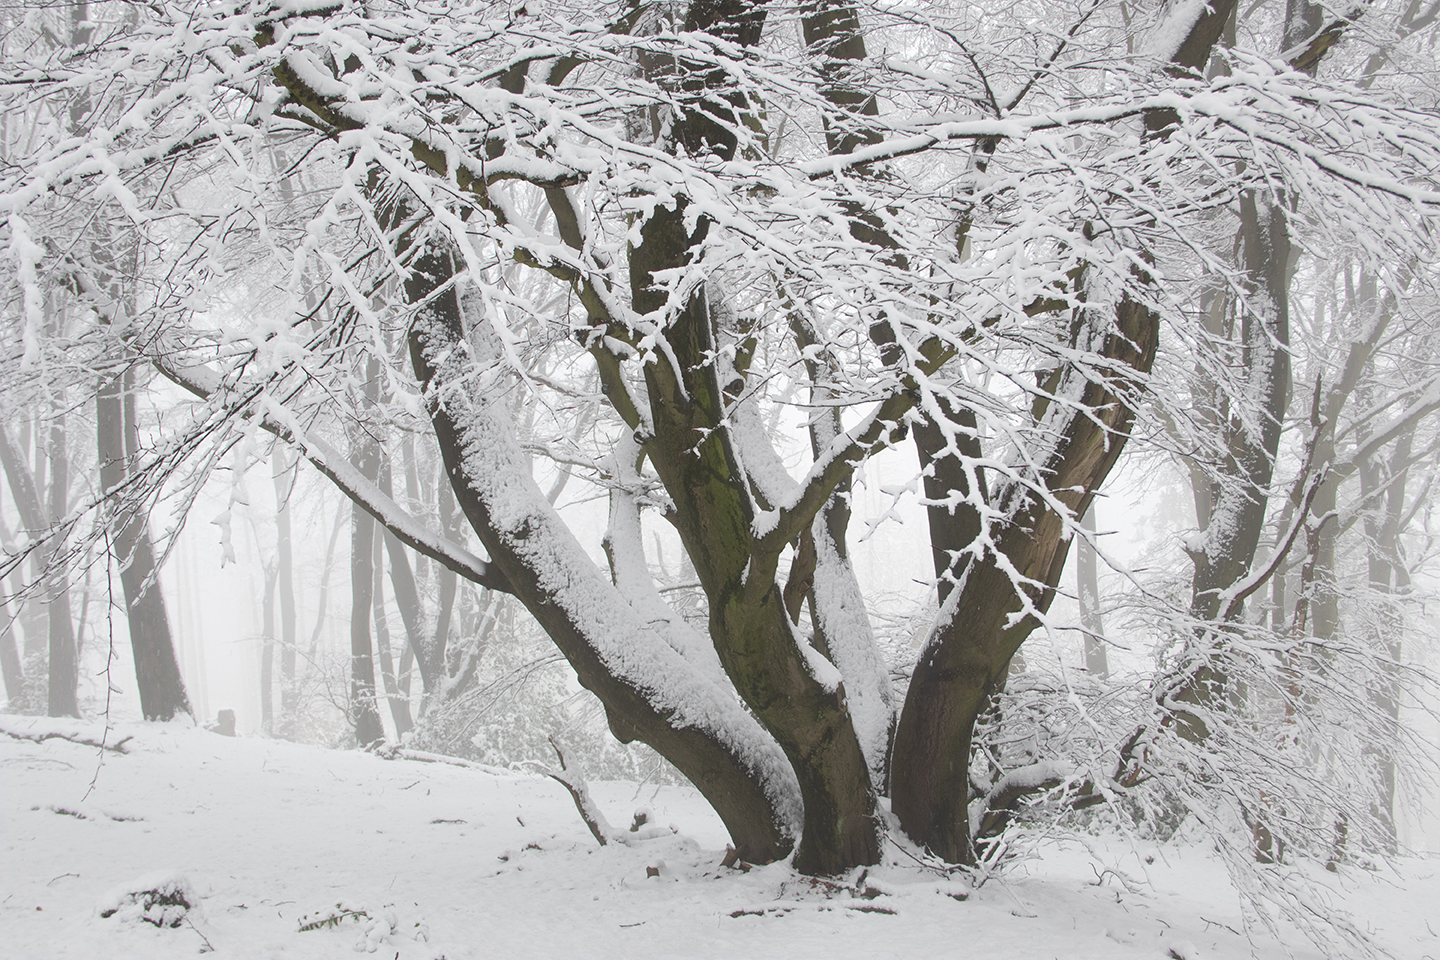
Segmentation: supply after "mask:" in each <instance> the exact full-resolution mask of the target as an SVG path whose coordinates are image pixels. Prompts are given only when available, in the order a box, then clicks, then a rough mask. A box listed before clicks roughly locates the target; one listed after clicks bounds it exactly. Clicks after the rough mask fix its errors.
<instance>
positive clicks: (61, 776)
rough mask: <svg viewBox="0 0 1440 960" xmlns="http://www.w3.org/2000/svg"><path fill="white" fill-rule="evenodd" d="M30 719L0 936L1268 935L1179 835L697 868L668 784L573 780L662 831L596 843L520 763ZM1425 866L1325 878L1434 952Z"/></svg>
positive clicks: (1407, 941) (1090, 949) (819, 943)
mask: <svg viewBox="0 0 1440 960" xmlns="http://www.w3.org/2000/svg"><path fill="white" fill-rule="evenodd" d="M45 733H64V734H66V735H67V736H71V737H74V738H92V739H94V740H96V741H98V740H99V738H100V737H101V735H102V734H104V733H105V731H104V730H103V728H102V727H101V726H100V725H99V724H84V723H80V722H69V721H52V720H42V719H36V718H29V717H14V716H4V717H0V957H23V958H32V957H33V958H39V957H45V958H50V957H56V958H59V957H84V958H125V957H135V958H147V960H149V958H165V957H189V956H194V955H196V954H198V953H204V952H212V951H213V953H214V954H215V955H217V956H220V957H235V958H241V957H244V958H250V957H305V958H323V957H349V956H354V954H355V951H356V950H357V949H359V950H361V951H366V950H373V951H374V952H375V953H376V955H377V956H384V957H400V958H437V957H442V956H443V957H445V958H447V960H461V958H471V957H475V958H479V957H625V958H642V957H690V956H694V957H727V958H736V957H786V958H800V957H852V956H853V957H867V958H872V957H873V958H879V957H906V958H911V957H930V956H936V957H939V956H944V957H975V958H984V960H1030V958H1042V957H1044V958H1049V957H1058V958H1075V960H1080V958H1106V960H1109V958H1115V960H1129V958H1164V957H1167V956H1171V955H1174V956H1179V957H1182V958H1191V957H1202V958H1206V960H1211V958H1215V960H1220V958H1234V960H1241V958H1250V957H1252V956H1258V957H1272V956H1273V957H1279V956H1284V955H1285V945H1282V944H1280V943H1276V942H1274V941H1268V940H1265V939H1263V938H1260V937H1258V935H1257V939H1256V940H1255V942H1254V943H1253V944H1252V943H1251V942H1249V941H1248V940H1247V939H1246V937H1245V936H1243V935H1242V934H1243V931H1242V929H1241V928H1242V921H1241V914H1240V908H1239V904H1238V901H1237V899H1236V897H1235V895H1234V893H1233V892H1232V891H1231V889H1230V888H1229V885H1228V883H1227V882H1226V880H1225V874H1224V871H1223V870H1222V869H1221V868H1220V866H1219V865H1218V864H1216V863H1214V862H1211V861H1210V860H1208V859H1207V858H1205V857H1204V856H1203V855H1202V854H1201V853H1200V852H1198V851H1195V850H1187V849H1176V848H1168V847H1167V848H1164V849H1159V850H1150V851H1142V853H1147V854H1149V855H1153V856H1155V861H1154V863H1153V864H1149V865H1146V864H1144V863H1143V862H1142V860H1141V859H1140V858H1139V857H1137V856H1135V855H1134V854H1133V853H1131V852H1130V851H1129V850H1128V848H1126V847H1124V846H1122V845H1120V844H1112V845H1111V847H1112V848H1113V857H1110V858H1107V859H1111V860H1113V862H1111V863H1109V864H1108V865H1109V866H1112V867H1117V868H1118V869H1119V870H1120V871H1121V872H1122V873H1124V874H1126V875H1127V876H1126V878H1125V879H1121V878H1120V877H1119V876H1117V875H1116V874H1114V873H1107V872H1105V869H1106V867H1105V865H1101V864H1099V863H1097V862H1096V861H1094V860H1093V859H1092V857H1091V856H1090V855H1089V854H1087V853H1085V852H1083V851H1080V850H1076V849H1073V848H1072V849H1063V848H1061V847H1060V846H1058V845H1057V846H1056V847H1055V848H1054V849H1053V850H1050V851H1049V852H1047V854H1046V856H1045V857H1044V858H1043V860H1035V861H1032V862H1029V863H1027V864H1024V865H1021V866H1018V867H1016V868H1015V869H1012V870H1011V871H1010V872H1009V873H1008V874H1007V875H1006V877H1005V878H1004V879H1003V880H1002V879H992V880H990V881H989V882H988V883H986V884H984V885H983V886H981V887H980V888H979V889H977V890H971V889H970V885H969V884H968V883H967V882H965V881H963V880H961V879H950V878H947V877H945V876H942V875H941V874H940V873H938V872H937V871H934V870H932V869H927V868H923V867H921V866H918V865H916V864H915V863H914V862H913V861H911V860H910V859H908V857H907V855H906V854H904V853H903V852H902V851H900V850H899V849H898V848H897V847H894V846H891V847H890V853H891V855H892V856H893V858H894V859H893V862H891V863H889V864H887V865H885V866H883V867H880V868H877V869H874V870H871V871H869V872H868V875H867V876H865V877H864V879H863V880H862V879H860V878H858V877H855V876H852V877H849V878H845V880H844V881H843V882H842V883H837V884H835V885H833V886H829V887H827V886H826V885H824V884H816V883H815V882H813V881H810V880H807V879H804V878H799V877H797V876H796V875H794V874H793V873H792V872H790V871H789V870H788V869H787V868H786V867H785V866H784V865H783V864H782V865H773V866H770V867H763V868H756V869H753V870H750V871H749V872H742V871H739V870H733V869H729V868H726V867H723V866H721V863H720V861H721V859H722V856H723V851H724V843H725V836H724V833H723V831H722V829H721V827H720V824H719V821H718V820H717V819H716V818H715V817H714V815H713V814H711V813H710V812H709V811H708V809H707V808H706V807H705V805H704V803H703V802H701V801H700V800H699V799H698V797H697V796H696V795H695V794H693V793H692V792H691V791H688V790H682V789H677V788H669V787H666V788H661V789H659V790H658V791H657V790H656V789H655V788H654V787H644V788H641V789H640V790H639V791H638V794H637V789H636V787H635V785H634V784H620V783H615V784H593V785H592V789H593V793H594V795H595V797H596V799H597V800H598V801H599V803H600V805H601V806H602V807H603V808H604V810H605V812H606V814H607V816H608V818H609V820H610V821H611V822H612V823H613V824H615V825H616V826H617V827H619V826H622V825H624V824H628V823H629V822H630V820H631V814H632V811H634V810H635V809H636V808H637V807H642V806H643V807H647V808H649V809H650V810H651V811H653V814H654V816H653V817H652V824H658V825H661V826H669V825H672V824H673V825H674V827H675V828H676V830H677V831H678V832H676V833H670V832H669V831H667V830H661V831H658V832H660V833H662V834H663V835H662V836H659V837H656V838H653V839H648V840H643V841H637V842H635V843H633V844H630V845H617V844H611V845H609V846H607V847H604V848H601V847H599V846H598V845H597V844H596V843H595V841H594V839H593V838H592V837H591V836H590V834H589V833H588V832H587V831H586V829H585V827H584V825H583V824H582V823H581V821H580V818H579V817H578V815H577V814H576V812H575V808H574V806H573V805H572V804H571V802H570V799H569V797H568V795H567V794H566V793H565V791H564V790H563V789H562V788H561V787H560V786H559V785H558V784H556V783H554V782H553V781H551V780H548V779H544V778H541V777H536V776H529V775H525V774H522V773H515V774H506V773H504V772H486V771H482V770H476V769H467V768H462V767H456V766H450V765H446V764H439V763H421V762H416V761H411V760H384V759H381V758H379V757H376V756H373V755H369V754H362V753H358V752H354V751H351V752H344V751H332V750H322V749H318V748H314V747H305V746H297V745H293V744H289V743H284V742H281V741H274V740H261V739H229V738H225V737H220V736H217V735H215V734H212V733H209V732H206V731H204V730H197V729H192V728H188V727H185V726H181V725H179V724H174V725H168V726H156V725H142V724H133V725H121V726H120V727H118V728H114V729H112V730H110V731H109V733H108V734H106V738H107V742H108V743H110V744H114V743H116V742H117V741H120V740H122V739H124V738H127V737H128V738H130V739H128V740H125V741H124V744H123V749H124V750H125V751H126V752H124V753H119V752H114V751H111V750H107V751H106V752H105V753H104V758H103V763H102V762H101V751H100V750H98V749H97V748H96V747H94V746H84V745H80V744H77V743H73V742H70V741H67V740H63V739H58V738H52V739H48V740H45V741H43V742H35V741H33V740H29V739H18V738H17V735H18V736H20V737H36V736H41V735H43V734H45ZM92 781H93V783H94V786H93V789H91V784H92ZM87 791H88V796H87V795H86V794H87ZM650 874H658V876H651V875H650ZM1146 875H1148V885H1146V884H1144V883H1143V882H1142V881H1144V880H1145V877H1146ZM1437 875H1440V863H1437V862H1436V861H1433V860H1431V861H1420V860H1411V861H1406V862H1404V863H1403V864H1402V867H1401V873H1400V875H1399V876H1397V875H1394V874H1386V875H1384V876H1379V877H1377V876H1374V875H1371V874H1367V873H1364V872H1361V871H1352V872H1349V873H1344V874H1342V875H1341V876H1340V877H1339V878H1334V879H1333V883H1334V884H1335V890H1336V894H1335V897H1336V901H1337V902H1343V903H1344V904H1345V905H1346V906H1347V907H1348V908H1349V909H1351V910H1354V911H1356V912H1357V913H1358V914H1359V915H1360V917H1361V918H1362V920H1363V921H1364V923H1365V924H1368V927H1369V928H1370V929H1372V930H1373V932H1374V935H1375V936H1376V938H1377V941H1378V943H1379V944H1381V945H1383V946H1384V947H1385V948H1387V949H1388V950H1390V951H1391V952H1392V953H1393V954H1394V955H1395V956H1397V957H1402V958H1414V960H1421V958H1423V957H1427V956H1429V957H1440V940H1437V939H1436V938H1435V936H1434V935H1433V934H1432V933H1430V932H1429V931H1428V930H1427V920H1428V926H1429V928H1430V929H1433V930H1435V931H1437V932H1440V908H1437V907H1436V906H1435V904H1440V876H1437ZM152 888H160V889H169V890H171V891H172V892H174V891H177V890H178V891H180V892H181V893H182V895H183V896H184V897H185V899H187V900H198V901H199V903H198V905H197V906H196V907H195V908H193V909H190V910H188V911H186V910H185V909H184V908H183V907H175V906H171V908H170V909H169V912H168V913H167V912H166V910H165V907H164V905H162V904H152V905H151V910H150V913H151V916H152V918H157V919H160V920H161V921H162V922H166V923H168V922H172V921H173V922H175V923H177V924H178V926H175V927H173V928H172V927H169V926H160V927H157V926H154V925H152V924H150V923H145V922H143V920H142V914H143V913H144V912H145V903H144V898H143V897H142V898H140V902H138V903H136V902H133V901H134V899H135V898H133V897H127V892H129V891H132V890H135V889H140V890H143V889H152ZM187 891H188V892H187ZM967 895H968V898H967V899H963V900H962V899H959V898H960V897H967ZM337 904H338V905H339V907H337ZM111 910H114V911H115V912H113V913H112V914H111V915H110V916H109V917H102V916H101V915H100V914H101V913H102V912H109V911H111ZM327 920H328V921H330V922H329V923H326V921H327ZM302 926H314V927H315V928H314V929H308V930H302V929H301V927H302ZM1289 946H1290V948H1291V949H1292V950H1294V951H1295V955H1296V956H1300V957H1309V956H1316V955H1318V954H1316V953H1315V951H1314V949H1313V948H1312V947H1309V946H1308V945H1305V944H1303V943H1300V942H1299V941H1297V942H1295V943H1292V944H1289Z"/></svg>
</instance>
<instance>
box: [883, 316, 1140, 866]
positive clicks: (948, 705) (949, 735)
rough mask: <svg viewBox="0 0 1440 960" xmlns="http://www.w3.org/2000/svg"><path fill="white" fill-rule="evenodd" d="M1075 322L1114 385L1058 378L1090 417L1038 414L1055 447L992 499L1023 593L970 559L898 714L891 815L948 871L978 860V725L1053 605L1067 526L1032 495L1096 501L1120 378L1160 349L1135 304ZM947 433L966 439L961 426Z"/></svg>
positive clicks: (1112, 458) (1115, 422)
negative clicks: (973, 772)
mask: <svg viewBox="0 0 1440 960" xmlns="http://www.w3.org/2000/svg"><path fill="white" fill-rule="evenodd" d="M1082 309H1083V308H1082ZM1084 312H1085V313H1086V314H1090V315H1088V316H1087V317H1086V321H1087V322H1085V323H1083V324H1080V325H1077V327H1076V334H1077V336H1081V337H1087V338H1090V339H1093V340H1095V341H1097V342H1096V344H1095V346H1099V347H1100V352H1101V353H1102V354H1103V355H1104V356H1106V357H1108V358H1110V359H1111V361H1112V363H1113V369H1114V371H1115V373H1114V377H1115V381H1114V384H1113V385H1112V384H1105V385H1102V384H1100V383H1095V382H1091V381H1089V380H1087V379H1086V377H1085V375H1084V374H1083V372H1080V371H1077V370H1072V369H1065V370H1063V371H1062V372H1061V374H1060V376H1059V377H1058V378H1057V379H1056V382H1055V384H1054V389H1053V390H1052V391H1050V392H1051V393H1053V394H1054V395H1056V396H1070V395H1071V394H1074V395H1076V396H1077V397H1078V399H1079V409H1083V410H1085V411H1087V412H1089V411H1094V412H1096V414H1097V415H1095V416H1093V417H1092V416H1086V415H1083V414H1077V413H1076V412H1075V408H1070V407H1067V406H1062V405H1060V404H1049V405H1047V406H1046V407H1045V408H1044V409H1043V410H1037V411H1036V413H1037V415H1038V416H1039V418H1040V419H1041V422H1042V423H1043V424H1045V429H1046V430H1047V431H1048V432H1049V433H1050V434H1051V435H1053V436H1055V437H1057V440H1056V441H1055V443H1054V446H1053V447H1052V448H1051V450H1050V452H1049V455H1048V457H1047V458H1046V459H1045V460H1044V461H1042V464H1043V466H1042V468H1041V469H1040V470H1039V471H1038V472H1037V473H1036V475H1035V476H1034V478H1033V479H1032V480H1031V481H1030V483H1031V484H1032V485H1021V484H1019V483H1014V482H1011V483H1007V484H1006V485H1004V486H1002V487H1001V488H1000V489H999V490H996V491H994V493H993V495H992V496H991V497H990V498H989V502H990V503H991V504H994V505H997V506H999V507H1001V508H1004V509H1005V510H1006V518H1005V523H1004V524H1003V526H1001V527H1000V528H999V530H998V535H996V534H995V533H992V536H993V537H995V541H996V542H995V549H996V550H997V551H998V552H999V553H1001V554H1003V555H1004V556H1005V557H1006V559H1007V560H1008V562H1009V565H1010V566H1013V568H1014V569H1016V570H1018V571H1019V573H1020V575H1021V576H1022V577H1025V578H1026V579H1027V580H1028V581H1029V583H1028V584H1026V585H1025V586H1017V584H1016V583H1015V582H1014V581H1012V579H1011V577H1010V575H1009V573H1007V572H1006V570H1005V569H1004V567H1002V565H1000V564H998V563H995V562H993V561H987V562H981V561H978V560H975V559H974V558H973V555H972V557H971V558H969V559H968V561H967V562H968V564H969V567H968V569H967V570H964V571H962V573H961V575H960V576H959V577H957V582H959V583H961V584H963V588H961V589H957V590H955V591H954V592H952V593H951V594H950V595H949V596H948V597H947V599H946V602H945V604H944V606H942V607H941V610H940V616H939V619H938V621H937V623H936V626H935V628H934V631H933V632H932V633H931V636H930V638H929V639H928V640H927V642H926V645H925V649H924V651H923V652H922V653H921V656H920V659H919V662H918V663H917V664H916V665H915V672H914V674H913V675H912V677H911V679H910V689H909V691H908V692H907V694H906V698H905V707H904V709H903V711H902V712H901V714H900V725H899V728H898V730H897V732H896V735H895V755H894V758H893V760H892V770H893V771H894V772H893V775H892V776H893V789H892V804H891V808H892V809H893V810H894V811H895V815H896V816H897V817H898V818H899V820H900V825H901V827H903V828H904V830H905V832H906V833H907V834H909V836H910V837H911V838H912V839H913V840H915V841H916V842H917V843H921V844H924V845H925V846H926V847H928V848H929V849H930V850H931V851H932V852H933V853H935V854H936V855H938V856H940V857H942V858H944V859H945V860H947V861H949V862H951V863H973V862H974V859H975V850H974V846H973V844H972V839H971V834H970V817H969V800H970V768H969V761H970V754H971V743H972V738H973V736H974V730H975V723H976V721H977V720H978V719H979V716H980V714H981V712H982V711H983V710H984V708H985V706H986V704H987V703H988V701H989V699H990V697H991V695H992V694H993V693H994V692H995V691H997V690H998V689H999V688H1000V685H1001V684H1002V683H1003V682H1004V680H1005V676H1006V673H1007V671H1008V669H1009V666H1010V661H1011V658H1012V657H1014V655H1015V653H1016V652H1017V651H1018V650H1019V649H1020V645H1021V643H1023V642H1024V640H1025V639H1026V637H1028V636H1029V634H1030V631H1031V630H1033V629H1034V628H1035V626H1036V624H1037V622H1038V621H1037V617H1038V616H1039V615H1042V614H1044V612H1045V611H1046V610H1047V609H1048V608H1049V606H1050V603H1051V601H1052V600H1053V599H1054V595H1055V584H1056V583H1058V582H1059V578H1060V573H1061V571H1062V570H1063V569H1064V566H1065V557H1066V554H1067V552H1068V550H1069V546H1070V540H1069V537H1068V535H1067V533H1066V529H1065V518H1064V517H1062V516H1061V515H1060V514H1059V513H1057V512H1056V511H1055V509H1054V508H1052V507H1051V506H1050V505H1049V503H1047V502H1046V500H1045V499H1044V498H1042V496H1041V495H1040V493H1039V492H1038V490H1036V489H1035V487H1036V486H1038V485H1039V484H1045V485H1046V486H1048V488H1049V490H1050V491H1051V494H1052V495H1053V497H1054V498H1055V499H1056V500H1058V501H1060V502H1061V503H1063V504H1064V506H1065V507H1066V508H1068V509H1069V511H1070V512H1071V515H1072V516H1073V515H1080V516H1083V515H1084V514H1085V512H1086V511H1088V510H1089V509H1090V503H1091V500H1092V499H1093V497H1094V492H1095V490H1096V489H1097V488H1098V487H1099V485H1100V483H1101V481H1103V480H1104V479H1105V477H1106V476H1107V475H1108V474H1109V473H1110V470H1111V469H1112V468H1113V467H1114V465H1115V462H1116V461H1117V460H1118V459H1119V456H1120V451H1121V449H1122V448H1123V447H1124V445H1125V439H1126V438H1127V436H1128V433H1129V428H1130V423H1131V420H1132V417H1133V414H1132V412H1131V409H1130V407H1129V406H1128V401H1129V399H1130V398H1129V397H1127V396H1125V395H1123V394H1119V393H1117V392H1114V391H1115V390H1116V389H1118V384H1123V383H1124V382H1125V378H1126V377H1127V376H1133V375H1136V374H1138V375H1141V376H1143V375H1144V374H1146V373H1148V372H1149V371H1150V368H1151V365H1152V364H1153V363H1154V360H1155V353H1156V350H1157V349H1158V347H1159V335H1160V326H1159V320H1158V317H1157V316H1156V315H1155V314H1153V313H1151V312H1150V311H1148V310H1146V309H1145V308H1144V307H1142V306H1140V305H1139V304H1136V303H1133V302H1131V301H1129V300H1126V301H1124V302H1122V303H1121V305H1120V306H1119V307H1118V308H1117V309H1116V311H1115V317H1114V322H1113V324H1111V323H1108V322H1106V321H1105V320H1104V319H1102V318H1101V317H1099V316H1095V315H1093V314H1092V313H1091V312H1090V311H1088V310H1085V311H1084ZM1086 346H1090V345H1089V344H1086ZM1132 389H1133V387H1132ZM954 426H955V428H956V429H958V430H961V431H963V430H964V429H965V424H964V423H961V424H956V425H954ZM951 518H952V515H950V514H946V515H945V522H947V523H948V522H955V521H953V520H952V519H951ZM933 519H934V517H933V515H932V520H933ZM1022 591H1023V593H1022ZM1017 615H1019V616H1017Z"/></svg>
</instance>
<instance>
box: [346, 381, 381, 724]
mask: <svg viewBox="0 0 1440 960" xmlns="http://www.w3.org/2000/svg"><path fill="white" fill-rule="evenodd" d="M379 376H380V364H379V361H377V360H375V359H373V358H372V359H371V360H370V362H369V364H368V365H367V367H366V375H365V386H364V396H365V403H364V405H363V407H362V411H364V412H365V413H366V414H367V415H368V413H369V412H370V411H371V410H373V409H374V405H375V401H376V400H377V399H378V397H379V385H378V378H379ZM350 434H351V438H350V451H351V456H350V465H351V466H353V467H355V469H357V470H359V471H360V473H361V474H362V475H363V476H364V477H365V478H366V479H367V480H370V481H371V482H372V483H373V482H375V481H377V480H379V477H380V446H379V444H378V443H376V442H375V440H374V438H373V436H372V435H371V434H370V433H369V432H368V428H367V425H366V424H364V423H361V424H358V425H354V426H352V428H351V431H350ZM374 550H375V520H374V518H372V517H371V516H370V514H369V513H368V512H366V510H365V509H364V508H363V507H361V506H360V504H358V503H357V504H355V505H354V508H353V509H352V510H351V514H350V719H351V722H352V723H353V724H354V727H355V740H356V742H357V743H359V744H360V745H361V746H362V747H363V746H368V745H369V744H372V743H374V742H375V741H377V740H381V739H384V737H385V729H384V727H383V726H381V724H380V714H379V712H378V711H377V707H376V704H375V660H374V657H373V655H372V653H371V647H370V619H371V605H372V602H373V601H372V597H371V594H372V591H373V590H374V587H375V562H374Z"/></svg>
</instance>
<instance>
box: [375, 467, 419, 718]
mask: <svg viewBox="0 0 1440 960" xmlns="http://www.w3.org/2000/svg"><path fill="white" fill-rule="evenodd" d="M380 469H381V471H382V473H383V472H384V470H385V467H384V466H383V465H382V466H381V468H380ZM385 535H386V536H387V537H388V536H390V534H389V532H388V531H386V534H385ZM384 551H385V545H384V544H383V543H382V542H381V541H379V540H376V541H375V555H374V558H373V559H372V561H371V564H372V566H373V568H374V571H375V585H374V588H373V589H372V591H371V606H372V608H373V612H374V618H375V656H376V659H377V660H378V661H379V663H380V679H381V682H382V683H383V684H384V686H385V699H386V700H388V701H389V703H390V719H391V720H392V721H394V723H395V736H396V737H402V736H404V735H405V734H407V733H409V732H410V730H411V729H412V728H413V727H414V726H415V724H414V722H413V721H412V720H411V719H410V701H409V700H406V699H405V698H404V697H402V696H400V689H399V687H398V686H397V685H396V683H395V658H394V657H393V656H391V653H390V623H389V621H388V619H387V618H386V616H385V552H384Z"/></svg>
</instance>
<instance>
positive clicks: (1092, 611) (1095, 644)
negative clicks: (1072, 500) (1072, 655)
mask: <svg viewBox="0 0 1440 960" xmlns="http://www.w3.org/2000/svg"><path fill="white" fill-rule="evenodd" d="M1080 530H1081V532H1082V533H1083V536H1081V537H1080V539H1079V542H1078V543H1077V544H1076V545H1075V592H1076V595H1077V596H1078V597H1079V599H1080V629H1081V630H1082V631H1084V633H1085V671H1086V672H1087V673H1089V674H1090V676H1092V677H1094V678H1096V679H1097V680H1108V679H1109V677H1110V658H1109V656H1108V655H1107V653H1106V650H1105V622H1104V619H1103V618H1102V617H1101V614H1100V579H1099V576H1098V567H1099V564H1097V563H1096V559H1097V558H1096V554H1095V545H1094V544H1093V543H1091V542H1090V538H1091V537H1093V536H1094V535H1095V505H1094V504H1093V503H1092V504H1091V505H1090V509H1089V510H1086V511H1085V513H1084V514H1083V515H1082V516H1081V517H1080Z"/></svg>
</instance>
